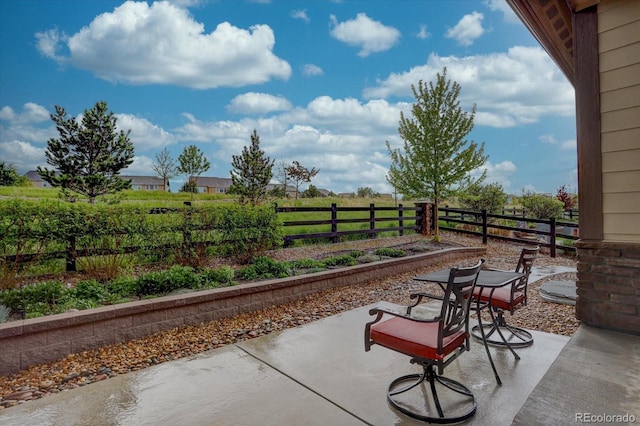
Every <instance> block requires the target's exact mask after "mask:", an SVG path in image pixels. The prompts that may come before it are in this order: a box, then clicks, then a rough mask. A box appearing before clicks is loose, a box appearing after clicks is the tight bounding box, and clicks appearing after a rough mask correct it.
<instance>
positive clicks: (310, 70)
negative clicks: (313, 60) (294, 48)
mask: <svg viewBox="0 0 640 426" xmlns="http://www.w3.org/2000/svg"><path fill="white" fill-rule="evenodd" d="M323 73H324V71H323V70H322V68H320V67H319V66H317V65H314V64H304V65H303V66H302V74H303V75H305V76H307V77H311V76H314V75H322V74H323Z"/></svg>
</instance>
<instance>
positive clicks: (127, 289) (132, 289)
mask: <svg viewBox="0 0 640 426" xmlns="http://www.w3.org/2000/svg"><path fill="white" fill-rule="evenodd" d="M106 287H107V289H108V291H109V298H110V299H114V298H115V299H116V300H117V299H120V298H126V297H129V296H132V295H135V294H136V291H137V280H136V278H134V277H118V278H116V279H114V280H112V281H110V282H108V283H107V284H106Z"/></svg>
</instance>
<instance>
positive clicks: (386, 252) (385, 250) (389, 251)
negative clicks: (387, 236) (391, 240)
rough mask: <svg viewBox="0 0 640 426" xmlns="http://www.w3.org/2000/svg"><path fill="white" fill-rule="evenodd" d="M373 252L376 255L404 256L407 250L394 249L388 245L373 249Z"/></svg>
mask: <svg viewBox="0 0 640 426" xmlns="http://www.w3.org/2000/svg"><path fill="white" fill-rule="evenodd" d="M375 254H377V255H378V256H385V257H404V256H406V255H407V252H406V251H404V250H401V249H394V248H390V247H382V248H379V249H377V250H376V251H375Z"/></svg>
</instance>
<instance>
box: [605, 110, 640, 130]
mask: <svg viewBox="0 0 640 426" xmlns="http://www.w3.org/2000/svg"><path fill="white" fill-rule="evenodd" d="M600 119H601V124H600V125H601V130H602V133H606V132H615V131H616V130H624V129H633V128H635V127H638V126H639V125H640V106H638V107H634V108H625V109H621V110H618V111H612V112H605V113H603V114H602V115H601V118H600Z"/></svg>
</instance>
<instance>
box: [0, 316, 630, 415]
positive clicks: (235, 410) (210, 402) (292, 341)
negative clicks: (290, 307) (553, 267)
mask: <svg viewBox="0 0 640 426" xmlns="http://www.w3.org/2000/svg"><path fill="white" fill-rule="evenodd" d="M368 309H369V307H363V308H359V309H355V310H352V311H348V312H344V313H342V314H339V315H335V316H332V317H328V318H325V319H323V320H319V321H316V322H313V323H310V324H307V325H304V326H301V327H297V328H292V329H288V330H285V331H282V332H280V333H277V334H272V335H267V336H263V337H259V338H256V339H253V340H249V341H245V342H241V343H238V344H235V345H231V346H227V347H224V348H220V349H217V350H213V351H210V352H208V353H204V354H200V355H197V356H194V357H191V358H185V359H181V360H177V361H172V362H168V363H165V364H160V365H157V366H154V367H150V368H147V369H145V370H141V371H138V372H134V373H129V374H126V375H122V376H117V377H114V378H111V379H108V380H106V381H103V382H98V383H95V384H91V385H89V386H87V387H82V388H78V389H74V390H70V391H65V392H62V393H60V394H56V395H52V396H49V397H47V398H44V399H40V400H37V401H33V402H29V403H26V404H23V405H19V406H16V407H12V408H8V409H5V410H3V411H0V424H2V425H4V426H8V425H21V426H23V425H38V426H43V425H63V424H64V425H176V424H180V425H361V424H370V425H413V424H422V423H420V422H417V421H414V420H412V419H409V418H407V417H405V416H404V415H402V414H400V413H397V412H396V411H394V410H393V409H392V408H391V407H390V406H389V404H388V403H387V401H386V388H387V385H388V384H389V382H390V381H391V380H393V379H394V378H396V377H398V376H400V375H403V374H406V373H408V372H412V371H413V370H416V367H415V366H413V365H411V364H409V360H408V357H406V356H402V355H399V354H397V353H394V352H392V351H390V350H387V349H384V348H381V347H376V346H374V347H373V348H372V350H371V351H370V352H365V351H364V349H363V329H364V324H365V323H366V322H367V321H369V319H370V316H369V314H368ZM533 334H534V338H535V343H534V345H532V346H530V347H528V348H523V349H519V350H518V353H519V354H520V356H521V358H522V359H521V360H520V361H515V359H514V358H513V356H512V355H511V354H510V353H509V352H508V351H506V350H504V349H499V348H491V351H492V355H493V357H494V360H495V362H496V366H497V368H498V372H499V374H500V375H501V378H502V381H503V383H504V384H503V386H498V385H497V384H496V382H495V379H494V377H493V373H492V371H491V367H490V365H489V363H488V360H487V356H486V353H485V352H484V347H483V345H482V344H481V343H479V342H477V341H476V342H473V344H472V349H471V351H470V352H468V353H465V354H463V355H462V356H461V357H459V358H458V360H456V361H455V362H454V363H453V364H452V365H451V366H449V367H448V368H447V370H446V375H447V376H449V377H452V378H455V379H457V380H460V381H462V382H463V383H465V384H466V385H467V386H469V387H470V389H471V390H472V391H473V392H474V394H475V396H476V399H477V405H478V409H477V413H476V415H475V416H474V417H473V418H471V419H470V420H469V421H468V423H470V424H478V425H485V424H486V425H508V424H512V423H513V424H526V425H530V424H554V425H558V424H569V423H575V421H576V415H577V413H592V414H600V415H601V414H608V415H625V414H627V415H631V416H635V419H636V421H640V399H639V398H638V395H639V394H640V379H639V378H638V370H639V369H638V367H640V337H638V336H630V335H626V334H619V333H615V332H610V331H605V330H600V329H593V328H588V327H581V328H580V330H579V331H578V332H577V333H576V334H575V335H574V336H573V337H572V338H571V339H569V338H568V337H564V336H558V335H552V334H547V333H539V332H533Z"/></svg>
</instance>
